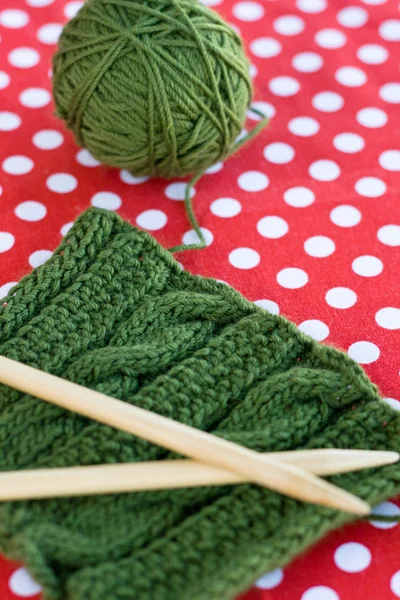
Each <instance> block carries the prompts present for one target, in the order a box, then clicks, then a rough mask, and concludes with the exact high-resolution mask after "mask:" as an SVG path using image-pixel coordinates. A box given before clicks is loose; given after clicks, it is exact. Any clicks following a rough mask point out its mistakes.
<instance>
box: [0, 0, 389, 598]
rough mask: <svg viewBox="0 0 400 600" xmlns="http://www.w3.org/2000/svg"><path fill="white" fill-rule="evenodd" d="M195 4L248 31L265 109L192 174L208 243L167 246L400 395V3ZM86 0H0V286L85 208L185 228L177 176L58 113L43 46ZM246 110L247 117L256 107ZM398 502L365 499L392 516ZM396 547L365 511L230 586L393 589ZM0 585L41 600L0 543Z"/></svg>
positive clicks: (48, 47)
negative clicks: (246, 138)
mask: <svg viewBox="0 0 400 600" xmlns="http://www.w3.org/2000/svg"><path fill="white" fill-rule="evenodd" d="M203 2H204V3H205V4H207V5H208V6H211V7H212V8H215V9H216V10H218V11H219V12H220V13H221V14H222V15H223V16H224V17H225V18H226V19H227V20H228V21H229V22H230V23H231V24H232V26H233V27H234V28H236V29H238V30H239V31H240V32H241V34H242V35H243V37H244V39H245V42H246V46H247V49H248V54H249V57H250V59H251V62H252V67H251V73H252V76H253V77H254V84H255V89H256V98H255V101H254V107H255V108H258V109H259V110H263V111H265V113H266V114H268V115H269V116H270V117H271V124H270V126H269V128H268V130H266V131H265V132H264V133H262V134H261V135H260V136H259V137H258V138H257V139H256V140H255V141H254V142H253V143H252V145H251V147H245V148H243V149H242V150H241V151H240V153H239V154H238V155H237V156H235V157H233V158H232V159H230V160H229V161H228V162H226V163H225V164H217V165H214V166H213V167H211V168H210V169H208V172H207V174H206V175H205V176H204V178H203V179H202V180H201V181H200V182H199V183H198V184H197V186H196V189H195V190H193V201H194V204H195V208H196V213H197V215H198V218H199V220H200V223H201V225H202V228H203V233H204V235H205V238H206V240H207V248H206V249H205V250H203V251H201V252H193V253H187V254H182V255H180V256H179V260H180V261H181V263H182V265H183V266H184V268H186V269H188V270H190V271H192V272H194V273H198V274H201V275H206V276H212V277H215V278H216V279H220V280H222V281H224V282H225V283H227V284H230V285H233V286H234V287H236V288H237V289H239V290H240V291H241V292H242V293H243V294H244V295H246V296H247V297H248V298H250V299H251V300H254V301H256V302H257V304H258V305H259V306H262V307H263V308H265V309H266V310H269V311H271V312H273V313H275V314H277V313H280V314H284V315H285V316H287V317H288V318H290V319H291V320H293V321H295V322H296V323H298V325H299V326H300V329H301V330H302V331H303V332H304V333H306V334H308V335H311V336H312V337H314V338H315V339H317V340H319V341H321V342H323V343H325V342H326V343H329V344H334V345H336V346H339V347H341V348H344V349H346V350H347V351H348V352H349V354H350V355H351V356H352V357H353V358H354V359H355V360H357V361H358V362H359V363H361V364H362V365H363V366H364V368H365V369H366V371H367V373H368V375H369V376H370V377H371V378H372V379H373V381H374V382H375V383H377V384H378V385H379V387H380V388H381V390H382V393H383V395H384V396H385V400H386V402H388V403H389V404H391V405H392V406H393V407H395V408H399V409H400V353H399V347H400V344H399V339H400V283H399V278H398V273H399V269H400V207H399V203H398V194H399V189H400V175H399V170H400V145H399V141H398V140H399V138H400V135H399V134H400V131H399V119H398V111H399V104H400V77H399V70H398V48H399V42H400V17H399V13H398V11H397V3H396V2H394V1H392V0H363V1H361V0H353V1H352V2H349V3H347V2H346V3H345V2H341V1H339V0H297V1H295V0H280V1H278V0H268V1H266V0H251V1H250V0H248V1H247V0H246V1H240V0H238V1H235V0H203ZM81 5H82V2H81V1H78V0H2V2H1V7H0V38H1V41H0V139H1V142H2V143H1V144H0V297H3V296H5V295H6V294H7V292H8V290H9V289H10V288H11V287H12V286H13V284H14V283H15V282H17V281H18V280H19V279H20V278H21V277H22V276H23V275H24V274H26V273H27V272H28V271H29V270H30V269H31V268H32V267H36V266H38V265H40V264H42V263H43V262H44V261H46V260H47V259H48V258H49V256H50V254H51V251H52V250H53V249H54V248H55V247H56V246H57V245H58V243H59V241H60V238H61V236H62V235H66V233H67V232H68V230H69V228H70V227H71V225H72V223H73V221H74V219H75V218H76V216H77V215H78V214H79V213H80V212H82V211H83V210H84V209H86V208H88V207H89V206H91V205H92V206H99V207H102V208H106V209H109V210H114V211H118V212H119V213H120V214H121V215H122V216H123V217H124V218H126V219H129V220H130V221H131V222H132V223H135V224H136V225H138V226H139V227H142V228H144V229H147V230H148V231H150V232H152V234H153V235H155V236H156V238H157V239H158V240H159V242H160V243H162V244H163V245H164V246H166V247H169V246H173V245H176V244H177V243H180V242H184V243H193V242H196V236H195V234H194V232H193V231H192V230H191V228H190V227H189V225H188V223H187V220H186V217H185V213H184V210H183V204H182V200H183V197H184V189H185V184H184V183H182V182H181V181H169V182H165V181H161V180H159V181H148V180H147V179H146V178H137V177H133V176H132V175H130V174H129V173H128V172H126V171H121V172H119V171H117V170H113V169H110V168H108V167H105V166H102V165H100V164H99V163H98V161H97V160H95V159H94V158H93V157H92V156H91V155H90V154H89V152H87V151H86V150H84V149H79V148H77V147H76V146H75V144H74V142H73V140H72V137H71V135H70V133H69V132H68V131H66V130H65V129H64V128H63V125H62V124H61V123H60V122H58V121H57V120H56V119H55V118H54V116H53V112H54V107H53V104H52V100H51V94H50V89H51V79H50V78H51V56H52V53H53V52H54V49H55V44H56V42H57V39H58V36H59V34H60V30H61V26H62V24H63V23H64V22H65V21H66V20H67V19H70V18H72V17H73V16H74V15H75V14H76V13H77V11H78V10H79V8H80V7H81ZM248 116H249V119H248V123H247V126H246V127H247V130H249V129H250V128H251V127H252V126H254V125H255V124H256V122H257V120H258V118H259V117H258V116H257V115H256V114H255V113H253V112H252V111H251V110H249V114H248ZM243 135H244V133H243ZM399 505H400V502H399V501H398V500H396V499H394V500H393V501H391V502H385V503H383V504H382V505H380V506H378V507H375V510H374V512H375V514H381V515H398V514H399V513H400V508H399ZM399 545H400V526H399V525H396V524H395V523H390V524H389V523H383V522H381V521H377V520H376V521H374V520H373V517H372V518H371V521H369V522H364V523H361V524H357V525H354V526H351V527H347V528H346V529H344V530H342V531H338V532H336V533H334V534H332V535H330V536H329V537H328V538H326V539H325V540H324V541H322V542H321V543H320V544H319V545H318V546H317V547H316V548H314V549H313V550H311V551H310V552H308V553H307V555H305V556H303V557H302V558H300V559H298V560H296V561H295V562H294V563H293V564H292V565H290V566H288V567H287V568H285V569H283V570H281V569H277V570H275V571H273V572H272V573H266V574H265V575H264V576H263V577H261V578H260V579H259V580H258V581H257V582H256V583H255V586H254V588H253V590H250V591H249V593H248V594H247V595H245V596H243V597H242V599H241V600H365V599H370V598H371V599H372V598H379V600H395V599H396V598H400V571H399V563H398V548H399ZM0 597H1V599H2V600H16V599H20V598H30V599H32V600H38V599H39V598H40V587H39V586H38V584H37V583H36V582H35V581H33V579H32V578H31V577H30V575H29V573H28V572H27V571H26V570H25V569H24V567H23V566H21V565H17V564H14V563H11V562H8V561H6V560H5V559H1V558H0Z"/></svg>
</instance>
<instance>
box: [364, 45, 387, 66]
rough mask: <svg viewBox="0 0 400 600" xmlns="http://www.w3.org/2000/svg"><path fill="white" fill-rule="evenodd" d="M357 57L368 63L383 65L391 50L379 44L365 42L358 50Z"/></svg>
mask: <svg viewBox="0 0 400 600" xmlns="http://www.w3.org/2000/svg"><path fill="white" fill-rule="evenodd" d="M357 57H358V58H359V59H360V60H361V61H362V62H363V63H366V64H367V65H381V64H382V63H384V62H385V61H387V59H388V57H389V52H388V51H387V50H386V48H384V47H383V46H379V44H365V45H364V46H360V48H359V49H358V50H357Z"/></svg>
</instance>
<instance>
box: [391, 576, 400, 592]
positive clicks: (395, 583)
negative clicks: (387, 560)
mask: <svg viewBox="0 0 400 600" xmlns="http://www.w3.org/2000/svg"><path fill="white" fill-rule="evenodd" d="M390 589H391V590H392V592H393V594H394V595H395V596H396V597H397V598H400V571H397V572H396V573H395V574H394V575H393V576H392V578H391V579H390Z"/></svg>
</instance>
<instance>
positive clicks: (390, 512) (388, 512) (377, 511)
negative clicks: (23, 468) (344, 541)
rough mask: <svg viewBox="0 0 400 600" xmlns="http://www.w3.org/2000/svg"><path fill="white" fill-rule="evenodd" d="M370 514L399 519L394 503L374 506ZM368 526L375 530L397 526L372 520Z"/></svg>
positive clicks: (398, 509)
mask: <svg viewBox="0 0 400 600" xmlns="http://www.w3.org/2000/svg"><path fill="white" fill-rule="evenodd" d="M371 514H372V515H379V516H380V517H399V516H400V508H399V507H398V506H397V505H396V504H394V502H382V503H381V504H378V506H374V508H373V509H372V511H371ZM370 524H371V525H372V526H373V527H376V528H377V529H393V527H397V525H398V523H396V522H393V523H390V522H389V521H374V520H373V519H372V520H371V521H370ZM399 590H400V588H399Z"/></svg>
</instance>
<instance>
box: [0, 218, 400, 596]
mask: <svg viewBox="0 0 400 600" xmlns="http://www.w3.org/2000/svg"><path fill="white" fill-rule="evenodd" d="M0 353H1V354H3V355H4V356H8V357H10V358H13V359H15V360H19V361H21V362H23V363H26V364H29V365H32V366H34V367H38V368H40V369H43V370H45V371H48V372H51V373H54V374H56V375H61V376H62V377H65V378H66V379H70V380H72V381H76V382H77V383H80V384H83V385H85V386H87V387H90V388H93V389H96V390H99V391H101V392H103V393H106V394H109V395H112V396H115V397H117V398H120V399H121V400H124V401H126V402H129V403H132V404H135V405H137V406H141V407H144V408H147V409H149V410H152V411H155V412H157V413H159V414H162V415H165V416H168V417H172V418H174V419H177V420H178V421H181V422H183V423H187V424H189V425H192V426H194V427H197V428H199V429H203V430H207V431H211V432H213V433H215V434H216V435H219V436H222V437H225V438H227V439H230V440H234V441H236V442H238V443H240V444H243V445H244V446H247V447H249V448H253V449H255V450H258V451H263V452H265V451H278V450H291V449H295V448H324V447H326V448H328V447H338V448H370V449H388V450H396V451H399V450H400V441H399V440H400V435H399V434H400V416H399V414H398V413H395V412H394V411H393V410H392V409H391V408H390V407H389V406H387V405H386V404H385V403H383V402H382V401H381V400H380V397H379V394H378V391H377V389H376V387H375V386H374V385H372V384H371V382H370V381H369V380H368V378H367V376H366V375H365V373H364V371H363V370H362V369H361V367H360V366H358V365H357V364H356V363H354V362H353V361H352V360H351V359H350V358H349V357H348V356H346V355H345V354H343V353H341V352H339V351H338V350H336V349H334V348H331V347H328V346H323V345H321V344H318V343H317V342H315V341H314V340H312V339H311V338H309V337H307V336H305V335H304V334H302V333H301V332H300V331H299V330H298V329H297V328H296V327H295V325H294V324H293V323H290V322H289V321H287V320H286V319H284V318H282V317H279V316H275V315H271V314H269V313H268V312H266V311H264V310H262V309H261V308H259V307H257V306H255V305H254V304H252V303H251V302H248V301H247V300H246V299H245V298H243V297H242V296H241V295H240V294H239V293H238V292H236V291H235V290H233V289H232V288H230V287H229V286H225V285H223V284H220V283H218V282H216V281H214V280H210V279H203V278H201V277H195V276H193V275H191V274H189V273H186V272H183V271H182V270H181V268H180V266H179V264H178V263H177V262H176V261H175V260H174V259H173V257H172V256H171V254H170V253H169V252H167V251H166V250H164V249H163V248H161V247H160V246H159V245H158V244H157V242H156V241H155V240H154V239H153V238H152V237H151V236H150V235H149V234H147V233H144V232H143V231H139V230H138V229H135V228H133V227H132V226H131V225H130V224H129V223H126V222H124V221H123V220H122V219H121V218H120V217H118V216H117V215H115V214H113V213H110V212H107V211H103V210H99V209H90V210H88V211H87V212H86V213H84V214H83V215H82V216H81V217H80V218H79V219H78V220H77V221H76V223H75V224H74V226H73V227H72V229H71V230H70V231H69V233H68V235H67V237H66V238H65V239H64V240H63V242H62V244H61V246H60V247H59V248H58V249H57V251H56V252H55V253H54V255H53V256H52V258H51V259H50V260H48V261H47V262H46V263H45V264H44V265H43V266H41V267H39V268H38V269H36V270H34V271H33V272H32V273H31V274H30V275H28V276H27V277H25V278H24V279H23V280H22V281H21V282H20V283H19V284H18V285H17V286H16V287H15V288H13V289H12V290H11V292H10V294H9V296H8V297H7V298H6V299H5V301H4V304H3V306H2V308H1V309H0ZM167 457H171V455H170V454H169V453H168V452H167V451H165V450H164V449H162V448H159V447H157V446H154V445H152V444H149V443H147V442H144V441H142V440H140V439H137V438H135V437H133V436H129V435H128V434H125V433H121V432H118V431H115V430H113V429H111V428H109V427H107V426H104V425H100V424H98V423H95V422H92V421H89V420H88V419H85V418H83V417H80V416H78V415H75V414H72V413H69V412H66V411H64V410H62V409H60V408H58V407H56V406H52V405H50V404H47V403H45V402H42V401H40V400H38V399H36V398H33V397H31V396H28V395H24V394H22V393H20V392H17V391H15V390H12V389H10V388H8V387H6V386H0V468H1V469H2V470H10V469H26V468H38V467H56V466H57V467H61V466H71V465H77V464H80V465H89V464H100V463H117V462H134V461H141V460H156V459H161V458H167ZM332 481H334V482H335V483H336V484H338V485H340V486H342V487H344V488H346V489H348V490H350V491H352V492H353V493H355V494H358V495H359V496H361V497H362V498H364V499H365V500H367V501H369V502H371V503H372V504H375V503H377V502H380V501H382V500H383V499H386V498H388V497H390V496H392V495H394V494H395V493H396V491H399V490H400V468H399V466H397V465H391V466H387V467H384V468H380V469H369V470H365V471H362V472H361V473H357V474H346V475H341V476H337V477H334V478H332ZM351 519H352V517H351V516H350V515H347V514H344V513H339V512H335V511H333V510H330V509H327V508H322V507H316V506H313V505H309V504H308V505H307V504H303V503H301V502H297V501H295V500H292V499H289V498H286V497H283V496H281V495H279V494H277V493H274V492H271V491H269V490H266V489H262V488H260V487H257V486H254V485H248V484H246V485H238V486H232V487H229V486H224V487H222V486H221V487H212V488H211V487H210V488H198V489H183V490H175V491H159V492H141V493H133V494H121V495H115V496H98V497H87V498H72V499H53V500H45V501H30V502H26V501H24V502H12V503H6V504H2V505H1V506H0V547H1V549H2V551H3V552H4V553H5V554H6V555H8V556H10V557H12V558H16V559H19V560H22V561H24V562H25V564H26V565H27V567H28V568H29V569H30V571H31V572H32V574H33V575H34V577H35V578H36V579H37V580H38V581H39V582H40V583H41V584H42V585H43V587H44V589H45V598H46V599H48V600H111V599H113V600H154V599H157V600H228V599H232V598H234V597H235V595H236V594H237V593H239V592H240V591H242V590H245V589H246V588H247V587H249V586H250V585H251V583H252V582H253V581H254V580H255V579H256V578H257V577H259V576H260V575H262V574H263V573H265V572H267V571H270V570H272V569H274V568H276V567H279V566H283V565H284V564H286V563H287V562H288V561H290V560H291V559H292V558H293V557H294V556H296V555H297V554H298V553H299V552H302V551H303V550H304V549H306V548H307V547H308V546H309V545H310V544H312V543H314V542H315V541H316V540H317V539H319V538H320V537H321V536H323V535H324V534H325V533H326V532H327V531H329V530H331V529H333V528H335V527H338V526H340V525H341V524H343V523H345V522H347V521H349V520H351Z"/></svg>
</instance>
